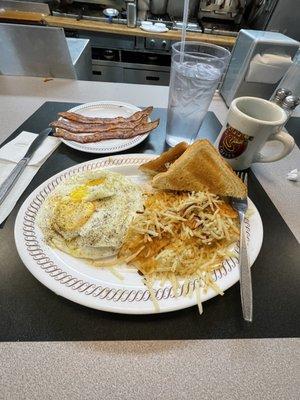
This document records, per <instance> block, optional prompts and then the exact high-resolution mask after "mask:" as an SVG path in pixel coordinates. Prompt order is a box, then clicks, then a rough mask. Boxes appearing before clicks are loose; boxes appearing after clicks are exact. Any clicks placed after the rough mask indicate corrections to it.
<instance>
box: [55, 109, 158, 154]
mask: <svg viewBox="0 0 300 400" xmlns="http://www.w3.org/2000/svg"><path fill="white" fill-rule="evenodd" d="M68 111H69V112H76V113H78V114H81V115H84V116H86V117H97V118H115V117H125V118H127V117H130V115H132V114H134V113H135V112H137V111H141V108H139V107H136V106H134V105H132V104H128V103H123V102H120V101H96V102H94V103H86V104H81V105H80V106H77V107H74V108H71V109H70V110H68ZM148 121H149V122H150V121H151V120H150V118H149V119H148ZM149 135H150V132H148V133H144V134H143V135H138V136H135V137H133V138H130V139H109V140H101V141H99V142H94V143H77V142H74V141H73V140H65V139H61V141H62V142H63V143H64V144H65V145H67V146H69V147H72V149H76V150H80V151H84V152H85V153H95V154H111V153H118V152H119V151H124V150H128V149H131V148H132V147H134V146H137V145H138V144H140V143H141V142H142V141H144V140H145V139H146V138H147V137H148V136H149Z"/></svg>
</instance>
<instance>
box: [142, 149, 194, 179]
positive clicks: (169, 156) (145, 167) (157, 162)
mask: <svg viewBox="0 0 300 400" xmlns="http://www.w3.org/2000/svg"><path fill="white" fill-rule="evenodd" d="M187 148H188V144H187V143H185V142H180V143H178V144H177V145H176V146H175V147H172V148H171V149H169V150H167V151H165V152H164V153H162V154H161V155H160V156H159V157H157V158H155V159H154V160H151V161H148V162H146V163H144V164H142V165H140V167H139V169H140V170H141V171H143V172H146V173H147V174H149V175H152V176H153V175H156V174H158V173H159V172H165V171H167V170H168V167H169V166H170V164H172V163H173V162H174V161H175V160H177V158H179V157H180V156H181V155H182V154H183V153H184V152H185V150H186V149H187Z"/></svg>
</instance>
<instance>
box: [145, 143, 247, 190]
mask: <svg viewBox="0 0 300 400" xmlns="http://www.w3.org/2000/svg"><path fill="white" fill-rule="evenodd" d="M152 186H153V187H155V188H157V189H165V190H187V191H203V190H205V189H206V190H208V191H209V192H211V193H214V194H217V195H219V196H232V197H239V198H244V197H246V196H247V187H246V185H245V184H244V183H243V182H242V181H241V180H240V178H239V177H238V176H237V175H236V174H235V173H234V171H233V170H232V168H231V167H230V166H229V165H228V164H227V163H226V161H225V160H224V159H223V158H222V157H221V156H220V154H219V153H218V151H217V150H216V149H215V148H214V146H213V145H212V144H211V143H210V142H209V141H208V140H206V139H205V140H198V141H196V142H195V143H193V144H192V145H191V146H189V147H188V148H187V150H186V151H185V152H184V153H183V155H182V156H181V157H179V158H178V159H177V160H176V161H175V162H174V163H173V164H172V165H171V166H170V168H169V169H168V171H166V172H162V173H159V174H157V175H156V176H154V178H153V179H152Z"/></svg>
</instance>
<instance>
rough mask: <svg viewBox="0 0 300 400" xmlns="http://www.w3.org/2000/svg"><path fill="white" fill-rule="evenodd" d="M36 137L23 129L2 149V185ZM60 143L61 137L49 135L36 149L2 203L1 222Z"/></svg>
mask: <svg viewBox="0 0 300 400" xmlns="http://www.w3.org/2000/svg"><path fill="white" fill-rule="evenodd" d="M35 138H36V134H35V133H31V132H26V131H23V132H22V133H20V135H18V136H17V137H16V138H15V139H13V140H12V141H10V142H8V143H7V144H6V145H5V146H3V147H2V148H1V149H0V185H1V184H2V183H3V182H4V180H5V179H6V178H7V177H8V175H9V174H10V173H11V171H12V170H13V169H14V167H15V166H16V164H17V163H18V162H19V161H20V160H21V159H22V158H23V157H24V155H25V154H26V152H27V150H28V149H29V146H30V145H31V143H32V142H33V141H34V139H35ZM60 143H61V142H60V139H58V138H55V137H52V136H48V137H47V138H46V139H45V140H44V142H43V143H42V144H41V146H40V147H39V148H38V149H37V150H36V151H35V153H34V155H33V156H32V158H31V160H30V161H29V163H28V165H27V167H26V168H25V169H24V171H23V173H22V174H21V176H20V177H19V179H18V181H17V182H16V184H15V186H14V187H13V188H12V190H11V191H10V193H9V194H8V196H7V197H6V199H5V200H4V202H3V203H2V204H1V205H0V224H1V223H2V222H3V221H4V220H5V218H6V217H7V216H8V215H9V214H10V213H11V211H12V210H13V208H14V207H15V205H16V203H17V201H18V199H19V198H20V196H21V195H22V193H23V192H24V190H25V189H26V188H27V186H28V185H29V183H30V182H31V180H32V178H33V177H34V175H35V174H36V173H37V172H38V170H39V168H40V167H41V165H43V163H44V162H45V161H46V160H47V158H48V157H49V156H50V155H51V154H52V153H53V151H54V150H55V149H56V148H57V147H58V146H59V144H60Z"/></svg>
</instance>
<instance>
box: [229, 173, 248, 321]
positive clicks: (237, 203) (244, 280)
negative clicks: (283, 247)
mask: <svg viewBox="0 0 300 400" xmlns="http://www.w3.org/2000/svg"><path fill="white" fill-rule="evenodd" d="M238 176H239V177H240V178H241V180H242V181H243V182H244V183H245V184H246V185H247V181H248V173H247V172H238ZM230 200H231V205H232V207H233V208H234V209H235V210H236V211H237V213H238V215H239V219H240V253H239V265H240V291H241V303H242V310H243V317H244V320H246V321H249V322H252V314H253V300H252V280H251V269H250V263H249V257H248V251H247V241H246V232H245V222H244V220H245V214H246V211H247V210H248V200H247V197H245V198H244V199H240V198H237V197H231V199H230Z"/></svg>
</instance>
